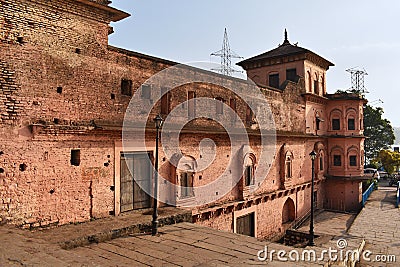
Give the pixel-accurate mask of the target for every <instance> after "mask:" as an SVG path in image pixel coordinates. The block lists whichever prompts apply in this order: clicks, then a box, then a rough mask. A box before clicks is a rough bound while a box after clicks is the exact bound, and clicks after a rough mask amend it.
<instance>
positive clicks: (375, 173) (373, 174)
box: [364, 168, 381, 180]
mask: <svg viewBox="0 0 400 267" xmlns="http://www.w3.org/2000/svg"><path fill="white" fill-rule="evenodd" d="M364 176H368V177H371V178H375V179H378V180H379V179H380V178H381V176H380V175H379V172H378V170H377V169H374V168H365V169H364Z"/></svg>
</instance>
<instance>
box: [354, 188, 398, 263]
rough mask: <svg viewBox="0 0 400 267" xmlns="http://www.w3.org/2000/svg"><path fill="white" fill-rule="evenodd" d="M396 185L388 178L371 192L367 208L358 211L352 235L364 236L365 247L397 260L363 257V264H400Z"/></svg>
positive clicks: (374, 253)
mask: <svg viewBox="0 0 400 267" xmlns="http://www.w3.org/2000/svg"><path fill="white" fill-rule="evenodd" d="M395 203H396V188H395V187H389V186H388V182H387V181H382V182H380V184H379V187H378V190H376V191H374V192H372V194H371V196H370V197H369V199H368V201H367V203H366V206H365V208H364V209H363V210H362V211H361V212H360V213H359V215H358V216H357V218H356V219H355V220H354V223H353V225H352V226H351V228H350V230H349V234H351V235H354V236H360V237H361V236H362V237H364V238H365V241H366V245H365V247H364V251H365V250H370V251H371V252H372V253H373V254H372V255H371V256H370V258H371V259H375V255H378V254H381V255H384V256H388V255H389V256H390V255H392V256H395V257H396V260H397V262H377V261H375V262H370V261H365V260H363V259H361V263H360V266H400V210H399V209H398V208H396V207H395Z"/></svg>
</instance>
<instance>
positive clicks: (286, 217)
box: [282, 197, 296, 224]
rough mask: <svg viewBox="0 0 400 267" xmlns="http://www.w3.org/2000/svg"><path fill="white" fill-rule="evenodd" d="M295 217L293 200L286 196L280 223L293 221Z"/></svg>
mask: <svg viewBox="0 0 400 267" xmlns="http://www.w3.org/2000/svg"><path fill="white" fill-rule="evenodd" d="M295 219H296V208H295V205H294V201H293V200H292V199H291V198H290V197H288V198H287V199H286V201H285V204H284V205H283V208H282V224H285V223H290V222H293V221H294V220H295Z"/></svg>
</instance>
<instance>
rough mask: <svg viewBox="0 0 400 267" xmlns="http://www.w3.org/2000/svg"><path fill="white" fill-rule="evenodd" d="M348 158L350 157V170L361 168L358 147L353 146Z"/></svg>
mask: <svg viewBox="0 0 400 267" xmlns="http://www.w3.org/2000/svg"><path fill="white" fill-rule="evenodd" d="M347 156H348V160H349V163H348V166H349V167H350V168H354V167H358V166H360V165H359V164H360V163H359V161H360V158H359V153H358V148H357V147H355V146H351V147H350V148H349V149H348V150H347Z"/></svg>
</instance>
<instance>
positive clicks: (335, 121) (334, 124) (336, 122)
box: [332, 119, 340, 130]
mask: <svg viewBox="0 0 400 267" xmlns="http://www.w3.org/2000/svg"><path fill="white" fill-rule="evenodd" d="M332 130H340V119H332Z"/></svg>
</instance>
